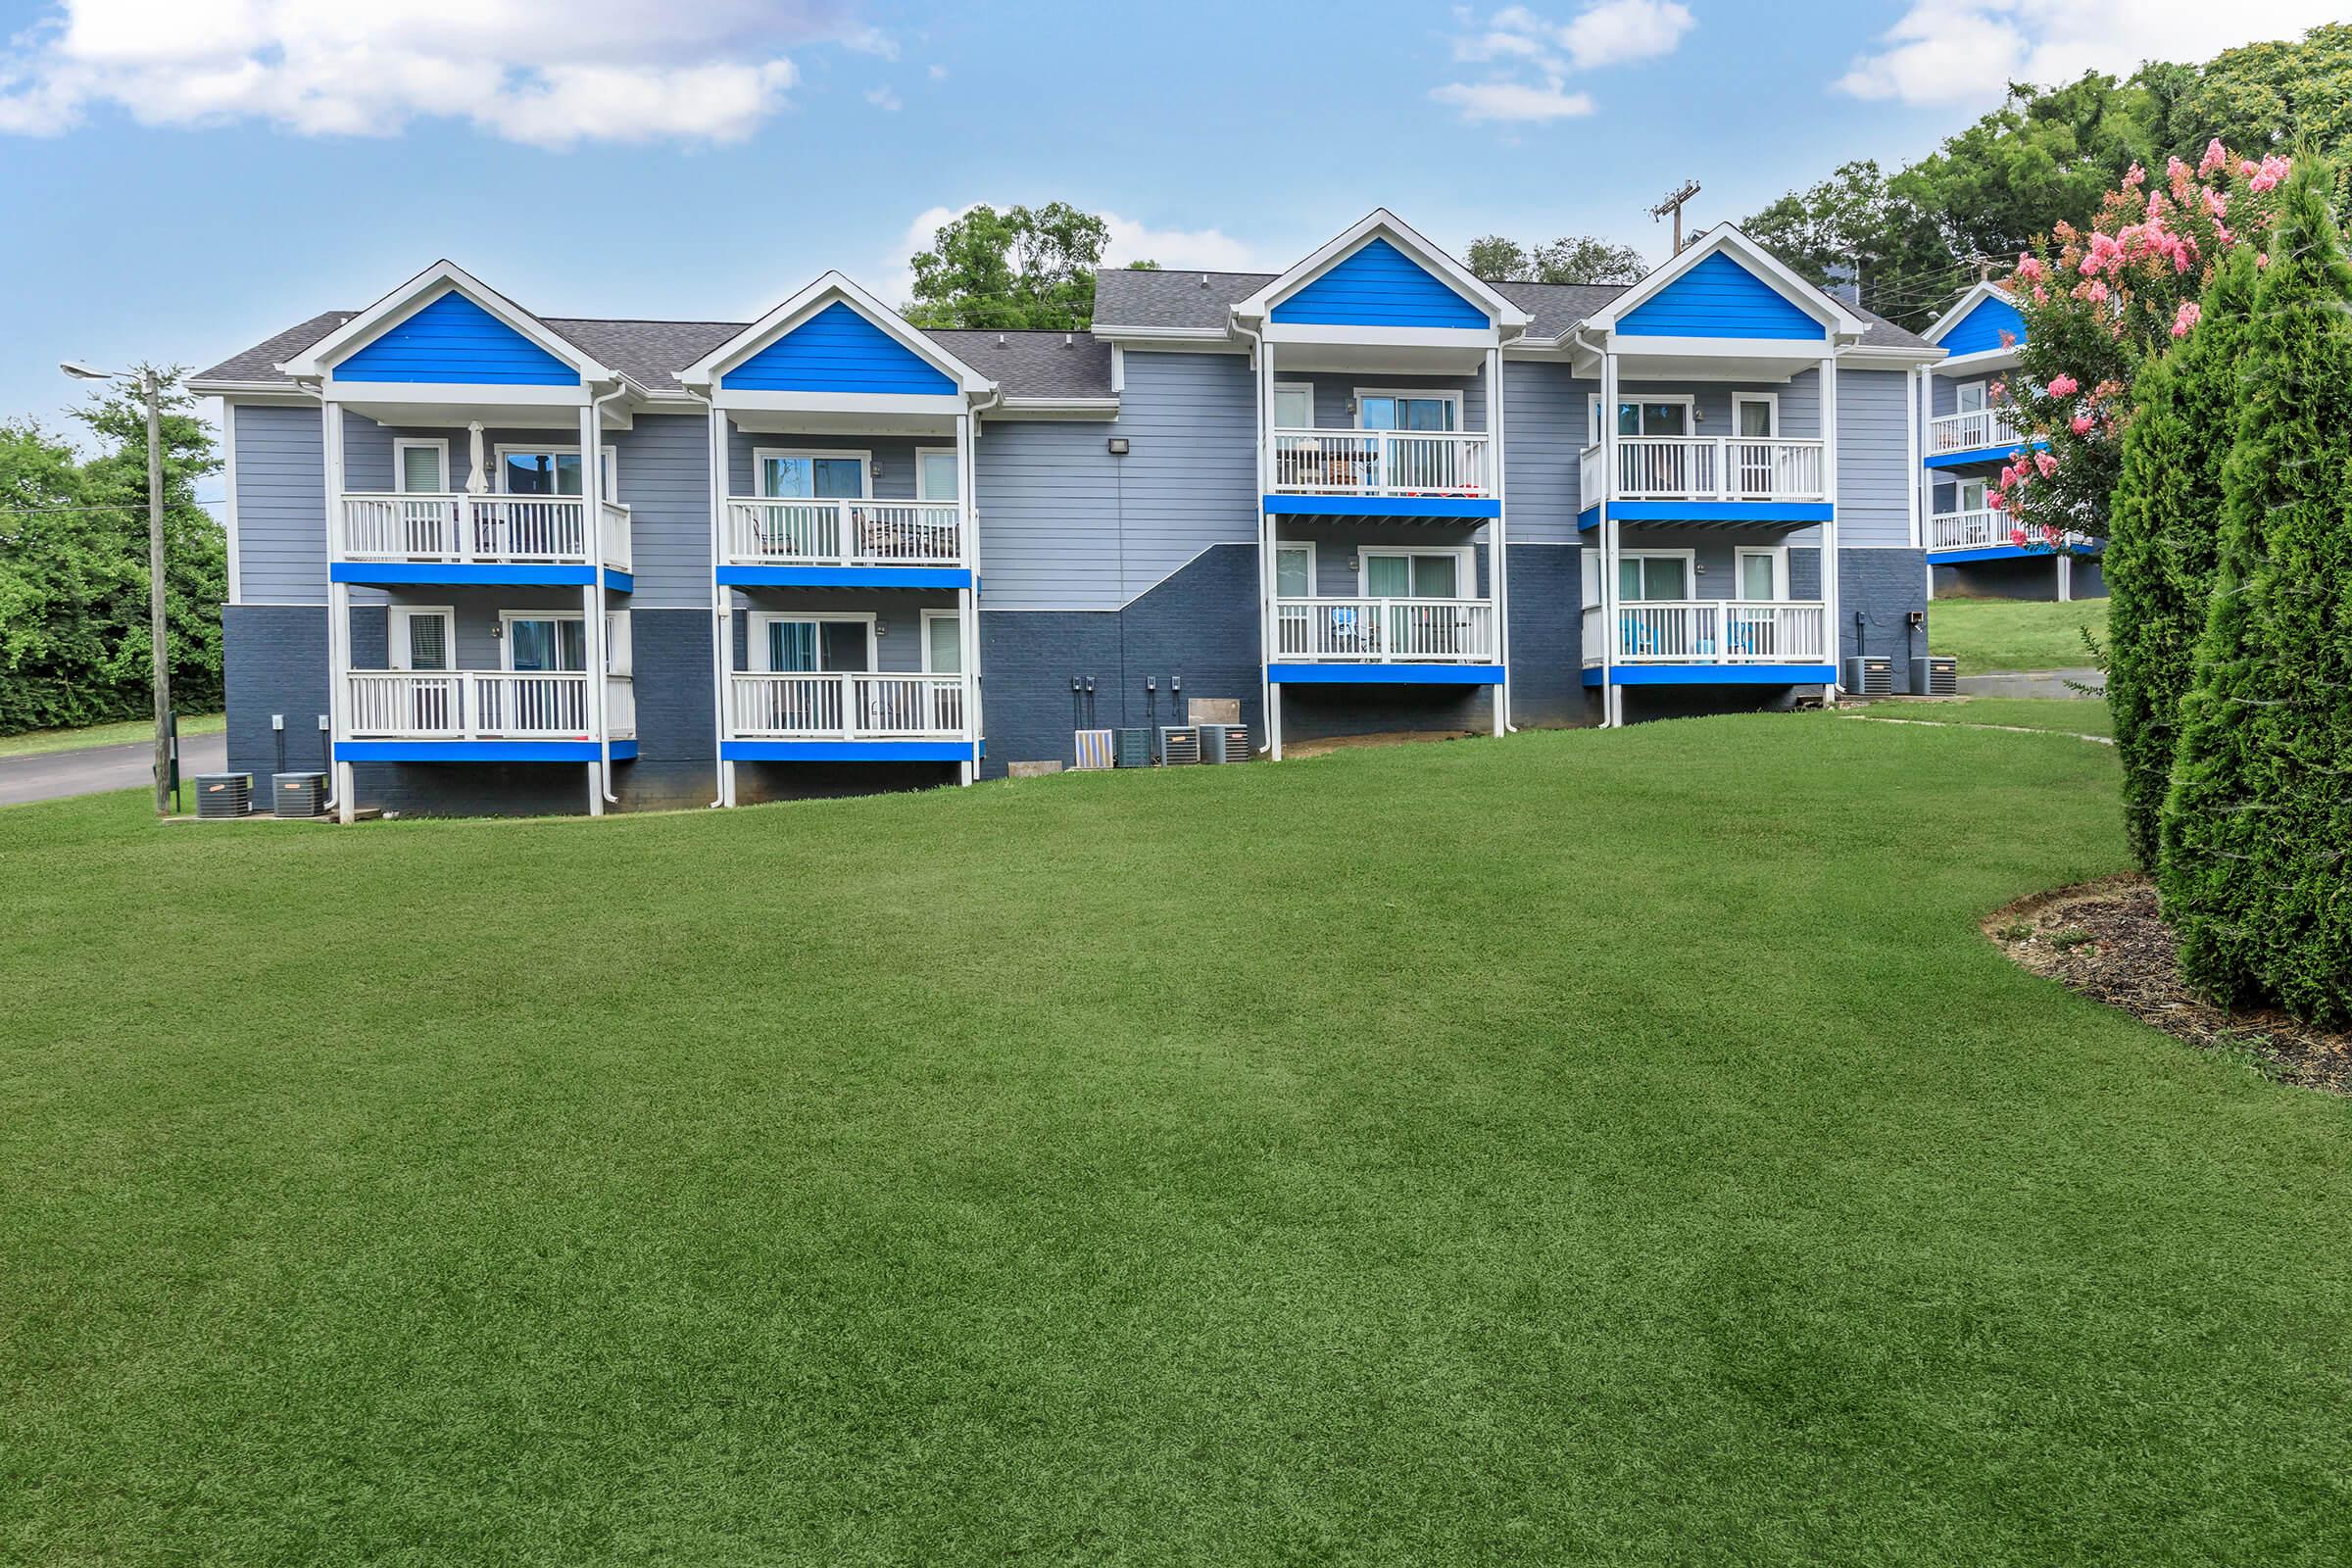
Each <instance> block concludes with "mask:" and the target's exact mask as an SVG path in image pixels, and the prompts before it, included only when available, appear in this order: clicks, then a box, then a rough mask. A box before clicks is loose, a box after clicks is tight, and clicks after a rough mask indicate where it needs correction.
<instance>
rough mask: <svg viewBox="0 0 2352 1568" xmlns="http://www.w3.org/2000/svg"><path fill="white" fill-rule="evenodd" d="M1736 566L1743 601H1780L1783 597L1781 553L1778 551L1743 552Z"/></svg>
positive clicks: (1739, 554) (1739, 553)
mask: <svg viewBox="0 0 2352 1568" xmlns="http://www.w3.org/2000/svg"><path fill="white" fill-rule="evenodd" d="M1735 565H1736V566H1737V568H1738V572H1739V581H1740V598H1741V599H1778V598H1780V597H1781V553H1780V552H1779V551H1777V550H1741V551H1740V552H1738V559H1737V561H1736V562H1735Z"/></svg>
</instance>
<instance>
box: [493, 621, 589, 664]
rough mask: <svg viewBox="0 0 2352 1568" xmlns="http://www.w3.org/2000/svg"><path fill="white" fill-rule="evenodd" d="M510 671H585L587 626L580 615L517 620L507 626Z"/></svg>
mask: <svg viewBox="0 0 2352 1568" xmlns="http://www.w3.org/2000/svg"><path fill="white" fill-rule="evenodd" d="M507 667H508V668H509V669H512V670H515V671H517V672H526V671H556V670H584V669H586V668H587V667H588V627H587V623H586V622H584V621H582V620H581V619H580V617H579V616H577V615H571V616H556V615H516V616H514V617H513V618H511V619H509V620H508V622H507Z"/></svg>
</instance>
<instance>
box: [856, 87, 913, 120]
mask: <svg viewBox="0 0 2352 1568" xmlns="http://www.w3.org/2000/svg"><path fill="white" fill-rule="evenodd" d="M865 101H866V102H867V103H869V104H872V105H873V106H874V107H875V108H876V109H886V110H889V111H891V112H892V113H894V114H895V113H897V112H898V111H899V110H901V109H904V108H906V107H907V104H906V101H905V100H904V99H902V98H900V96H899V95H898V94H897V93H895V92H892V91H891V90H890V89H889V88H888V87H868V88H866V89H865Z"/></svg>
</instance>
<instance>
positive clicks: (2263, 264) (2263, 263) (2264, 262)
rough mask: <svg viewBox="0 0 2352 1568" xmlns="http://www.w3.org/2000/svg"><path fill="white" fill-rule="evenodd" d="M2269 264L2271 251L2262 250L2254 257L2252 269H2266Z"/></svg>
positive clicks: (2258, 270)
mask: <svg viewBox="0 0 2352 1568" xmlns="http://www.w3.org/2000/svg"><path fill="white" fill-rule="evenodd" d="M2270 265H2271V253H2270V252H2269V251H2264V252H2263V253H2262V254H2261V255H2259V256H2257V257H2255V258H2254V270H2256V271H2257V272H2260V271H2263V270H2267V269H2268V268H2269V267H2270Z"/></svg>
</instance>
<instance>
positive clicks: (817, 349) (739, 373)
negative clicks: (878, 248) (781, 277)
mask: <svg viewBox="0 0 2352 1568" xmlns="http://www.w3.org/2000/svg"><path fill="white" fill-rule="evenodd" d="M718 384H719V385H721V386H723V387H725V388H727V389H728V390H729V391H731V392H897V393H903V394H907V395H909V396H926V395H927V396H936V395H939V394H942V393H951V392H954V391H955V390H956V383H955V382H954V381H953V380H951V379H949V378H948V377H947V376H945V375H943V374H941V373H940V371H939V370H938V369H937V368H934V367H933V366H932V365H930V364H929V362H927V361H925V360H924V359H923V358H922V356H921V355H919V354H916V353H914V352H913V351H912V350H910V349H908V348H907V345H906V344H904V343H901V342H900V341H899V340H898V339H897V338H895V337H892V336H891V335H890V334H889V333H888V332H885V331H883V330H882V329H881V328H880V327H878V326H876V325H875V324H874V323H873V322H871V321H869V320H867V319H865V318H864V317H862V316H860V315H858V313H857V312H856V311H854V310H852V309H850V307H849V306H848V305H846V304H844V303H843V302H842V301H840V300H835V301H834V302H833V303H832V304H830V305H828V306H826V307H825V308H824V309H823V310H821V311H819V312H817V313H816V314H815V315H814V316H811V317H810V318H809V319H807V320H806V321H803V322H802V323H801V324H800V325H798V326H796V327H794V328H793V329H792V330H791V331H789V332H787V333H785V334H784V335H783V336H782V337H780V338H778V339H776V340H775V341H774V342H773V343H770V344H769V345H768V346H767V347H765V348H763V349H761V350H760V352H759V353H757V354H755V355H753V356H752V357H751V358H750V359H748V360H746V361H744V362H743V363H742V364H741V365H738V366H737V367H735V368H733V369H732V370H729V371H728V372H727V373H726V374H725V375H723V376H720V377H719V383H718Z"/></svg>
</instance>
